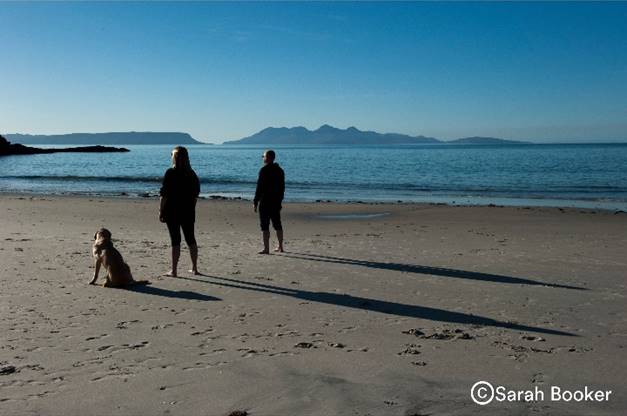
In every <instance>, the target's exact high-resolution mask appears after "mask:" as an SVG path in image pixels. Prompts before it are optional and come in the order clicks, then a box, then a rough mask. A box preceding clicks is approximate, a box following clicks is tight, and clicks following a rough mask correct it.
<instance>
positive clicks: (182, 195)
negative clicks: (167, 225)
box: [160, 168, 200, 224]
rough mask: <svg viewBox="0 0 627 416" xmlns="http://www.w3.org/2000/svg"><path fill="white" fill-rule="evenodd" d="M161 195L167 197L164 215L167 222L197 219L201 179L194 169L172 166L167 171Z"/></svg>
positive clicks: (183, 221)
mask: <svg viewBox="0 0 627 416" xmlns="http://www.w3.org/2000/svg"><path fill="white" fill-rule="evenodd" d="M160 194H161V196H162V197H163V198H165V207H164V210H163V217H164V218H165V221H166V222H173V223H179V224H185V223H190V222H194V221H195V219H196V198H198V194H200V181H199V180H198V176H196V172H194V171H193V170H192V169H190V170H182V169H175V168H170V169H168V170H167V171H166V172H165V175H164V177H163V185H162V186H161V192H160Z"/></svg>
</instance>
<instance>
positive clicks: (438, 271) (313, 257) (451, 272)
mask: <svg viewBox="0 0 627 416" xmlns="http://www.w3.org/2000/svg"><path fill="white" fill-rule="evenodd" d="M281 255H282V256H284V257H291V258H294V259H301V260H309V261H321V262H325V263H337V264H348V265H353V266H363V267H370V268H373V269H384V270H395V271H399V272H407V273H418V274H430V275H435V276H444V277H454V278H458V279H471V280H483V281H486V282H495V283H510V284H519V285H536V286H547V287H554V288H560V289H573V290H588V289H587V288H585V287H578V286H569V285H559V284H554V283H545V282H539V281H537V280H531V279H524V278H520V277H511V276H502V275H498V274H487V273H479V272H469V271H466V270H455V269H445V268H442V267H431V266H420V265H416V264H403V263H382V262H376V261H368V260H355V259H348V258H343V257H333V256H321V255H319V254H309V253H294V252H289V253H288V252H286V253H283V254H281Z"/></svg>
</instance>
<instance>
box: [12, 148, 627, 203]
mask: <svg viewBox="0 0 627 416" xmlns="http://www.w3.org/2000/svg"><path fill="white" fill-rule="evenodd" d="M127 147H128V148H129V149H130V150H131V151H130V152H128V153H102V154H87V153H85V154H81V153H67V154H63V153H59V154H48V155H32V156H9V157H2V158H0V192H5V193H6V192H11V193H22V192H23V193H40V194H96V195H121V194H128V195H131V196H133V195H137V194H144V193H149V194H153V195H154V194H157V193H158V192H159V187H160V181H161V177H162V175H163V173H164V171H165V170H166V169H167V168H168V166H169V164H170V150H171V147H172V146H127ZM189 150H190V156H191V161H192V166H193V168H194V170H196V172H197V174H198V176H199V177H200V179H201V183H202V194H203V195H204V196H209V195H220V196H227V197H242V198H251V197H252V195H253V193H254V189H255V181H256V178H257V173H258V170H259V168H260V167H261V154H262V152H263V148H262V147H257V146H209V145H207V146H205V145H195V146H189ZM275 150H276V151H277V162H278V163H279V164H280V165H281V166H282V167H283V169H284V170H285V173H286V182H287V184H286V187H287V189H286V199H287V200H291V201H314V200H319V199H322V200H334V201H399V200H400V201H405V202H410V201H411V202H444V203H454V204H500V205H537V206H542V205H546V206H577V207H590V208H605V209H620V210H627V144H590V145H521V146H505V147H504V146H439V145H430V146H376V147H375V146H372V147H354V146H351V147H347V146H346V147H342V146H309V147H303V146H276V147H275Z"/></svg>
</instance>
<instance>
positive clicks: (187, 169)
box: [159, 146, 200, 277]
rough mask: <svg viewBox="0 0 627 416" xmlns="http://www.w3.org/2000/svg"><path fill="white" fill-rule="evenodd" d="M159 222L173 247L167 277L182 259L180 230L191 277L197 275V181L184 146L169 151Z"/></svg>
mask: <svg viewBox="0 0 627 416" xmlns="http://www.w3.org/2000/svg"><path fill="white" fill-rule="evenodd" d="M160 194H161V202H160V206H159V221H161V222H165V223H166V225H167V226H168V231H169V233H170V241H171V243H172V269H171V270H170V271H169V272H168V273H167V274H166V276H172V277H176V276H177V274H176V269H177V266H178V262H179V257H180V255H181V229H183V235H184V236H185V242H186V243H187V247H189V255H190V256H191V258H192V269H191V270H190V273H193V274H200V273H198V267H197V262H198V246H197V245H196V238H195V237H194V222H195V220H196V200H197V199H198V194H200V181H199V180H198V176H196V172H194V170H193V169H192V166H191V165H190V163H189V154H188V153H187V149H186V148H184V147H183V146H176V147H175V148H174V150H172V167H171V168H169V169H168V170H166V172H165V175H164V177H163V186H162V187H161V192H160Z"/></svg>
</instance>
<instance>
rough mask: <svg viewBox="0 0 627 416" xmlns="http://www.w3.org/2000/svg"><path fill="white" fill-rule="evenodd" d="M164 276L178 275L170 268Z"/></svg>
mask: <svg viewBox="0 0 627 416" xmlns="http://www.w3.org/2000/svg"><path fill="white" fill-rule="evenodd" d="M164 276H167V277H178V276H177V275H176V272H175V271H173V270H170V271H169V272H167V273H166V274H164Z"/></svg>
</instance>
